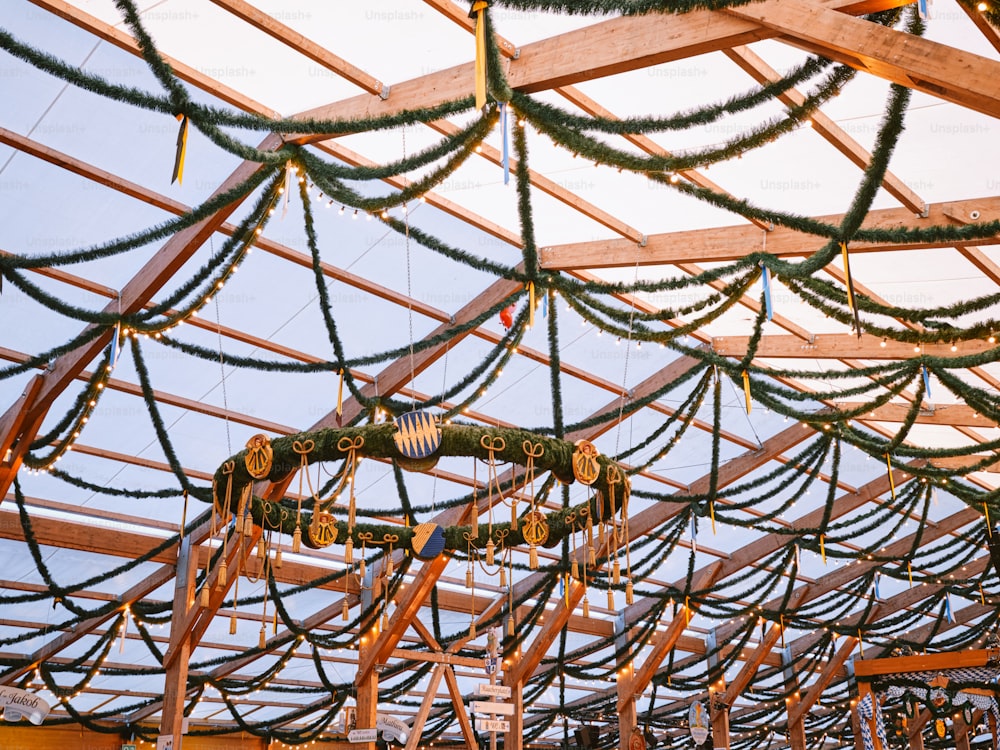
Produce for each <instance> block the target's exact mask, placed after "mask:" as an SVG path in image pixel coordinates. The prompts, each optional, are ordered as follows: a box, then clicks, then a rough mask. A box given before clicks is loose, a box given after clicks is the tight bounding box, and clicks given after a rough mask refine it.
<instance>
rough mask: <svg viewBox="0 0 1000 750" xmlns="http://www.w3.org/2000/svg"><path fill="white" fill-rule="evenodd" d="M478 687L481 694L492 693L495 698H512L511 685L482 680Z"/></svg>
mask: <svg viewBox="0 0 1000 750" xmlns="http://www.w3.org/2000/svg"><path fill="white" fill-rule="evenodd" d="M477 689H478V690H479V694H480V695H492V696H493V697H494V698H510V686H509V685H491V684H490V683H488V682H480V683H479V685H478V686H477Z"/></svg>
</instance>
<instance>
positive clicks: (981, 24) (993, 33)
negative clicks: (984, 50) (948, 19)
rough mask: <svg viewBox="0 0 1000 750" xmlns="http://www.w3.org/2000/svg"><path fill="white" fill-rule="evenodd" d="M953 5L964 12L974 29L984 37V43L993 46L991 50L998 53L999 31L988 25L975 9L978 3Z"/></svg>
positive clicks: (990, 24)
mask: <svg viewBox="0 0 1000 750" xmlns="http://www.w3.org/2000/svg"><path fill="white" fill-rule="evenodd" d="M955 4H956V5H957V6H958V7H959V8H961V9H962V10H964V11H965V13H966V15H967V16H968V17H969V18H970V19H971V20H972V23H974V24H975V25H976V28H977V29H979V30H980V31H981V32H982V34H983V36H984V37H986V41H988V42H989V43H990V44H992V45H993V49H995V50H996V51H997V52H1000V29H998V28H997V27H996V26H994V25H993V24H992V23H990V20H989V19H988V18H987V17H986V16H985V15H984V14H983V13H982V11H980V10H979V8H978V7H977V6H978V5H979V3H964V2H959V3H955Z"/></svg>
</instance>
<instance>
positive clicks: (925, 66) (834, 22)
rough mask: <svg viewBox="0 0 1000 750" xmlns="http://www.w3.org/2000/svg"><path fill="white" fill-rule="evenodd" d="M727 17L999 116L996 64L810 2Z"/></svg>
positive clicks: (787, 2)
mask: <svg viewBox="0 0 1000 750" xmlns="http://www.w3.org/2000/svg"><path fill="white" fill-rule="evenodd" d="M725 12H726V13H728V14H730V15H732V16H734V17H736V18H741V19H743V20H747V21H752V22H755V23H759V24H760V25H762V26H764V27H766V28H768V29H770V30H771V31H774V32H776V33H778V34H780V35H781V37H780V39H781V41H784V42H788V43H790V44H792V45H794V46H796V47H800V48H802V49H805V50H808V51H810V52H814V53H816V54H820V55H823V56H824V57H829V58H830V59H832V60H836V61H838V62H842V63H844V64H846V65H850V66H851V67H853V68H857V69H858V70H861V71H864V72H866V73H871V74H873V75H876V76H879V77H880V78H884V79H886V80H888V81H892V82H893V83H898V84H900V85H902V86H908V87H910V88H912V89H915V90H917V91H921V92H923V93H925V94H930V95H932V96H936V97H938V98H940V99H943V100H945V101H948V102H953V103H955V104H958V105H960V106H963V107H967V108H969V109H972V110H975V111H976V112H982V113H983V114H986V115H989V116H990V117H1000V62H997V61H995V60H991V59H989V58H988V57H982V56H980V55H976V54H973V53H971V52H967V51H965V50H961V49H956V48H954V47H949V46H947V45H944V44H940V43H938V42H933V41H931V40H929V39H924V38H922V37H917V36H913V35H911V34H907V33H905V32H902V31H897V30H895V29H891V28H887V27H885V26H882V25H881V24H877V23H872V22H871V21H865V20H862V19H859V18H852V17H850V16H847V15H845V14H843V13H838V12H837V11H836V10H834V9H832V8H830V7H828V6H824V5H822V4H820V3H817V2H813V1H811V0H780V2H777V1H776V0H766V1H765V2H760V3H750V4H748V5H746V6H740V7H737V8H729V9H727V10H726V11H725Z"/></svg>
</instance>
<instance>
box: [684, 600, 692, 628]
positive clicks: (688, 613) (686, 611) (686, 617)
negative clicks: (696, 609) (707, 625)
mask: <svg viewBox="0 0 1000 750" xmlns="http://www.w3.org/2000/svg"><path fill="white" fill-rule="evenodd" d="M690 599H691V597H688V596H685V597H684V624H685V625H690V624H691V606H690Z"/></svg>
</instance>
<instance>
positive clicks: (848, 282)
mask: <svg viewBox="0 0 1000 750" xmlns="http://www.w3.org/2000/svg"><path fill="white" fill-rule="evenodd" d="M840 257H841V258H842V259H843V261H844V286H845V287H846V288H847V309H849V310H850V311H851V312H852V313H853V314H854V331H855V333H857V334H858V338H861V316H860V314H859V313H858V306H857V305H856V304H855V300H854V279H853V278H852V277H851V261H850V258H849V257H848V255H847V243H846V242H841V243H840Z"/></svg>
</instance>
